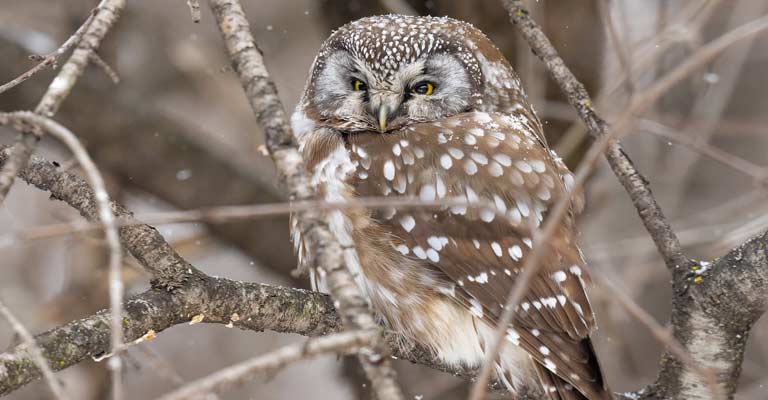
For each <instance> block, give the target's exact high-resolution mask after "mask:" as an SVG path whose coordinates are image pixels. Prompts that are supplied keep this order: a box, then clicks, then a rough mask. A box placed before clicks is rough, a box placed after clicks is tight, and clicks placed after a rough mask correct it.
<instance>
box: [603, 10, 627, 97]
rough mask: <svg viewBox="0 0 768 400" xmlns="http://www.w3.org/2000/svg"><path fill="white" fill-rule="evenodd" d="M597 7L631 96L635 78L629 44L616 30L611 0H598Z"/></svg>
mask: <svg viewBox="0 0 768 400" xmlns="http://www.w3.org/2000/svg"><path fill="white" fill-rule="evenodd" d="M597 9H598V11H599V12H600V19H601V20H602V22H603V24H604V25H605V27H606V30H607V31H608V37H609V38H610V39H611V45H612V46H613V50H614V52H615V53H616V58H617V59H618V60H619V65H621V69H622V71H623V72H624V75H625V76H626V79H625V81H626V86H627V92H628V93H629V96H630V97H631V96H632V95H633V94H634V93H635V80H634V78H633V74H632V63H631V62H630V53H629V51H628V46H625V45H624V43H623V41H622V39H621V38H620V37H619V32H618V31H617V30H616V24H614V21H613V15H612V14H611V0H598V2H597ZM624 39H626V38H624Z"/></svg>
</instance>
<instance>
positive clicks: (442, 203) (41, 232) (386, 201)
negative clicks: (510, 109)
mask: <svg viewBox="0 0 768 400" xmlns="http://www.w3.org/2000/svg"><path fill="white" fill-rule="evenodd" d="M2 150H3V147H2V146H0V151H2ZM451 206H462V207H467V208H468V209H482V210H484V211H488V212H492V213H494V214H495V215H496V216H497V217H500V218H504V217H505V214H504V213H503V212H501V211H498V210H495V208H494V204H493V202H490V201H478V202H472V203H469V202H467V201H466V200H464V199H440V200H434V201H423V200H421V199H418V198H409V197H404V198H392V197H360V198H357V199H355V200H354V201H347V202H329V201H325V200H303V201H297V202H290V203H288V202H286V203H272V204H252V205H239V206H218V207H208V208H200V209H194V210H182V211H166V212H156V213H147V214H138V215H135V216H131V217H130V218H126V217H123V218H118V219H117V220H115V224H116V226H118V227H124V226H131V225H139V224H145V223H148V224H173V223H180V222H198V221H204V222H208V223H222V222H230V221H235V220H244V219H253V218H260V217H266V216H271V215H284V214H290V213H297V212H306V211H311V210H321V211H331V210H348V209H355V208H363V209H369V210H377V209H387V208H394V209H397V210H401V209H418V208H435V209H439V208H443V207H451ZM506 217H507V218H509V217H508V216H506ZM139 220H140V221H139ZM100 228H101V225H100V224H98V223H95V222H85V221H73V222H64V223H58V224H50V225H43V226H38V227H33V228H28V229H26V230H23V231H20V232H16V233H13V234H5V235H0V248H1V247H5V246H9V245H11V244H14V243H16V242H17V241H19V240H37V239H45V238H51V237H55V236H61V235H67V234H72V233H82V232H89V231H93V230H97V229H100Z"/></svg>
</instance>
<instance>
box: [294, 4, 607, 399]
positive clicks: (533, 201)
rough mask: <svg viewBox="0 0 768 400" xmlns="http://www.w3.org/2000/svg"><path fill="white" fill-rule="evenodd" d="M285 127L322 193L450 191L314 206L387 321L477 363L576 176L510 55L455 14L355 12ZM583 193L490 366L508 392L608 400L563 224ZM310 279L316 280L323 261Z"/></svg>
mask: <svg viewBox="0 0 768 400" xmlns="http://www.w3.org/2000/svg"><path fill="white" fill-rule="evenodd" d="M291 123H292V128H293V131H294V134H295V135H296V137H297V140H298V142H299V144H300V146H301V152H302V155H303V157H304V161H305V164H306V168H307V172H308V173H309V175H310V177H311V182H312V185H314V187H315V189H316V190H317V193H318V196H319V197H320V198H322V199H324V200H327V201H330V202H344V201H349V200H354V199H356V198H361V197H372V196H383V197H387V198H407V197H412V198H414V199H420V200H423V201H426V202H432V203H435V202H439V201H441V200H445V203H444V204H446V205H445V206H444V207H442V208H439V207H438V209H435V208H425V207H422V208H418V209H414V208H411V209H408V210H405V209H402V208H401V209H396V208H394V207H392V208H384V209H376V210H370V209H362V208H354V209H352V208H350V209H343V210H331V211H327V212H326V214H325V216H326V217H327V220H328V221H329V225H330V229H331V230H332V232H333V233H334V235H335V236H336V237H337V239H338V240H339V241H340V243H341V245H342V246H343V247H344V248H345V249H346V250H345V251H344V255H345V257H344V258H345V262H346V264H347V266H348V268H349V269H350V270H351V271H352V273H353V275H354V276H355V280H356V284H357V285H358V286H359V288H360V290H361V291H362V292H363V294H364V295H365V296H366V297H367V298H368V299H369V301H370V305H371V307H372V308H373V310H374V311H375V312H376V313H377V315H378V316H380V318H381V321H382V323H384V324H385V325H386V327H387V328H388V329H391V330H392V331H394V332H397V333H398V334H400V335H401V336H402V338H403V340H404V341H411V342H414V343H417V344H419V345H421V346H423V347H425V348H427V349H429V350H431V351H432V352H434V354H435V355H436V356H437V357H438V358H439V359H440V360H442V361H443V362H444V363H447V364H453V365H462V366H472V367H476V366H479V365H480V364H481V363H482V361H483V359H484V357H485V353H484V352H485V351H486V350H487V349H488V348H489V347H490V346H491V343H492V340H493V331H494V328H495V327H496V324H497V321H498V320H499V317H500V315H501V312H502V311H503V304H504V303H505V300H506V298H507V296H508V294H509V291H510V289H511V288H512V287H513V285H514V284H515V280H516V278H517V277H518V275H519V274H520V268H521V267H522V265H523V263H524V261H525V259H526V257H527V256H528V255H529V254H530V252H531V251H532V249H533V246H534V244H533V242H532V240H531V238H532V233H533V231H534V230H535V229H537V227H538V226H539V225H540V224H541V222H542V220H543V219H544V218H545V217H546V214H547V210H548V209H549V208H550V207H553V206H554V204H555V203H556V202H558V201H559V200H560V199H562V198H563V197H564V196H567V195H568V194H569V190H570V186H571V185H572V184H573V175H572V174H571V173H570V172H569V171H568V169H567V168H566V167H565V165H564V164H563V162H562V161H561V160H560V158H559V157H558V156H557V155H556V154H555V153H554V152H553V151H551V150H550V149H549V148H548V146H547V144H546V141H545V139H544V135H543V128H542V124H541V123H540V121H539V119H538V117H537V116H536V114H535V113H534V110H533V108H532V107H531V105H530V104H529V103H528V101H527V99H526V96H525V93H524V91H523V89H522V87H521V83H520V81H519V79H518V78H517V75H516V74H515V72H514V70H513V69H512V67H511V66H510V64H509V62H508V61H507V60H506V59H505V58H504V56H503V55H502V54H501V53H500V51H499V50H498V49H497V48H496V47H495V46H494V45H493V43H491V41H490V40H489V39H488V38H487V37H486V36H485V35H483V33H482V32H480V31H479V30H478V29H476V28H474V27H473V26H471V25H469V24H467V23H465V22H461V21H457V20H454V19H450V18H436V17H410V16H399V15H388V16H378V17H369V18H364V19H360V20H358V21H354V22H351V23H349V24H347V25H345V26H343V27H341V28H340V29H338V30H337V31H335V32H334V33H333V34H332V35H331V36H330V37H329V38H328V39H327V40H326V41H325V42H324V43H323V45H322V47H321V49H320V51H319V53H318V55H317V57H316V58H315V61H314V63H313V65H312V67H311V70H310V76H309V79H308V82H307V84H306V87H305V91H304V94H303V97H302V99H301V100H300V102H299V104H298V106H297V107H296V111H295V112H294V114H293V116H292V118H291ZM457 199H458V200H461V201H463V202H464V203H463V204H460V203H458V202H457V201H458V200H457ZM450 201H454V202H453V203H449V202H450ZM471 203H477V204H478V205H483V206H478V207H472V206H471ZM581 203H582V201H581V198H580V197H577V198H575V199H573V200H571V204H570V207H571V209H570V212H569V215H568V216H567V217H566V218H565V219H564V220H563V221H562V222H561V224H560V225H559V227H558V229H557V233H556V234H555V235H554V238H553V239H552V243H551V245H550V246H548V247H547V248H548V249H549V250H547V251H546V254H545V256H544V257H543V259H542V261H541V262H542V263H543V265H542V267H541V269H540V272H539V273H538V275H537V276H536V277H535V278H534V279H533V280H532V281H531V282H530V285H529V287H528V292H527V295H526V296H525V298H524V299H523V301H522V302H521V303H520V305H519V307H518V309H516V311H515V316H514V320H513V323H512V325H510V326H509V327H508V330H507V334H506V337H505V339H506V341H507V343H506V345H505V347H504V349H503V351H502V353H501V354H500V355H499V356H498V358H497V360H496V364H495V368H496V371H497V375H498V378H499V380H500V381H501V382H503V383H504V385H506V387H507V388H508V389H509V390H510V391H512V392H515V393H518V394H519V393H520V392H521V391H522V390H524V389H525V390H529V388H535V390H539V391H541V392H544V393H546V395H547V396H549V397H550V398H552V399H590V400H594V399H609V398H611V395H610V392H609V390H608V389H607V387H606V385H605V383H604V380H603V376H602V373H601V371H600V367H599V365H598V362H597V358H596V355H595V352H594V349H593V346H592V343H591V341H590V338H589V335H590V334H591V333H592V332H593V330H594V329H595V320H594V316H593V313H592V308H591V307H590V303H589V300H588V299H587V295H586V293H585V290H584V281H585V279H586V276H585V274H584V272H583V269H582V266H583V265H584V260H583V258H582V256H581V253H580V251H579V249H578V247H577V244H576V241H575V237H576V231H575V226H574V221H573V217H574V214H576V213H577V212H578V211H580V209H581ZM457 204H459V205H457ZM467 204H469V206H467ZM293 229H294V242H295V245H296V248H297V251H298V253H299V256H300V259H301V258H302V256H304V257H303V259H305V260H306V259H307V257H306V254H304V252H305V251H306V249H305V247H304V246H303V244H302V235H301V232H300V231H299V230H298V229H297V228H296V225H295V224H293ZM309 267H310V268H311V267H315V266H309ZM311 275H312V276H313V282H314V283H315V284H316V285H317V286H318V287H320V288H322V287H323V271H322V269H321V268H315V269H314V271H313V273H312V274H311Z"/></svg>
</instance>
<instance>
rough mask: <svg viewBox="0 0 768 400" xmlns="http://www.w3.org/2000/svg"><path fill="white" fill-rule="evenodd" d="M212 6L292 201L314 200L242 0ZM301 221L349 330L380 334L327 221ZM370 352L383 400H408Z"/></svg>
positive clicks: (308, 216) (383, 361)
mask: <svg viewBox="0 0 768 400" xmlns="http://www.w3.org/2000/svg"><path fill="white" fill-rule="evenodd" d="M209 4H210V7H211V10H212V11H213V14H214V16H215V18H216V22H217V24H218V26H219V29H220V31H221V34H222V36H223V39H224V42H225V44H226V48H227V51H228V53H229V56H230V58H231V59H232V63H233V65H234V69H235V71H236V72H237V74H238V76H239V78H240V83H241V84H242V86H243V89H244V90H245V94H246V97H247V98H248V101H249V102H250V105H251V108H252V109H253V112H254V114H255V115H256V120H257V122H258V123H259V125H261V127H262V128H263V129H264V133H265V135H266V142H267V149H268V150H269V152H270V154H271V156H272V159H273V160H274V162H275V166H276V168H277V170H278V171H279V173H280V175H281V180H282V181H283V183H284V184H285V186H286V187H287V189H288V192H289V198H290V199H291V200H305V199H311V198H313V197H314V191H313V190H312V187H311V185H310V183H309V180H308V177H307V174H306V172H305V169H304V165H303V162H302V159H301V155H300V154H299V152H298V150H297V145H296V142H295V140H294V138H293V135H292V133H291V130H290V128H289V127H288V124H287V118H286V114H285V110H284V109H283V105H282V103H281V102H280V99H279V97H278V95H277V89H276V87H275V84H274V82H273V81H272V79H271V77H270V76H269V72H268V71H267V69H266V67H265V65H264V59H263V57H262V55H261V51H260V50H259V48H258V47H257V44H256V41H255V40H254V38H253V36H252V35H251V31H250V26H249V24H248V20H247V18H246V16H245V13H244V12H243V9H242V6H241V5H240V3H239V1H237V0H209ZM299 217H300V218H299V219H298V222H299V228H300V229H301V231H302V233H303V235H304V239H305V243H307V247H308V248H309V250H310V251H309V254H311V255H312V256H313V257H314V263H315V264H316V265H319V266H321V268H323V270H324V271H325V273H326V278H327V281H328V284H329V289H330V291H331V295H332V296H333V298H334V300H336V301H337V302H338V303H337V304H338V309H339V313H340V314H341V316H342V319H343V321H344V323H345V325H346V327H347V328H348V329H362V330H370V329H378V325H377V324H376V321H375V320H374V318H373V315H372V313H371V311H370V310H369V308H368V305H367V302H366V301H365V299H364V298H363V296H362V294H361V293H360V291H359V289H358V288H357V286H356V284H355V282H354V278H353V277H352V274H351V273H350V272H349V270H348V269H347V268H346V265H345V264H344V262H343V259H344V258H343V254H342V248H341V246H340V245H339V243H338V241H337V240H336V238H335V237H334V235H333V234H332V233H331V232H330V230H329V229H328V226H327V223H326V221H324V220H323V218H322V217H321V216H320V214H318V213H317V212H305V213H303V214H301V215H300V216H299ZM350 251H354V249H350ZM371 350H372V355H369V356H364V355H362V354H361V355H360V359H361V362H362V364H363V368H364V369H365V371H366V374H367V375H368V378H369V379H370V380H371V383H372V386H373V388H374V391H375V392H376V394H377V396H378V398H379V400H388V399H402V398H403V394H402V392H401V390H400V388H399V387H398V386H397V383H396V382H395V372H394V369H393V368H392V365H391V362H390V361H389V360H388V359H387V358H386V357H381V355H380V354H381V353H383V352H385V351H386V348H385V346H384V343H383V341H382V340H381V338H380V337H377V339H376V340H375V341H374V342H373V345H372V346H371Z"/></svg>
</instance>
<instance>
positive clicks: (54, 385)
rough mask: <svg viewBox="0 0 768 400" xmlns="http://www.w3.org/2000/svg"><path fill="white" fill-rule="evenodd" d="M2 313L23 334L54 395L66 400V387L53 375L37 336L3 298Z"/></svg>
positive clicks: (0, 303) (30, 352)
mask: <svg viewBox="0 0 768 400" xmlns="http://www.w3.org/2000/svg"><path fill="white" fill-rule="evenodd" d="M0 314H2V316H3V318H5V319H6V320H8V323H10V324H11V327H12V328H13V330H14V331H16V333H18V334H19V336H21V339H22V340H23V341H24V344H25V345H26V346H27V348H28V349H27V350H28V352H29V354H30V356H31V358H32V361H33V362H34V363H35V365H37V368H39V369H40V372H41V373H42V374H43V379H45V383H46V384H48V388H49V389H51V394H53V397H54V398H56V399H57V400H66V399H67V398H68V397H67V396H66V395H65V394H64V388H62V387H61V383H59V381H58V380H57V379H56V377H55V376H53V371H52V370H51V367H50V366H48V360H46V359H45V356H44V355H43V351H42V350H41V349H40V347H39V346H38V345H37V342H35V338H34V337H33V336H32V334H31V333H29V331H28V330H27V328H26V327H24V325H23V324H22V323H21V321H19V319H18V318H16V316H15V315H14V314H13V313H12V312H11V310H10V309H8V307H7V306H6V305H5V303H4V302H3V301H2V300H1V299H0Z"/></svg>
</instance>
